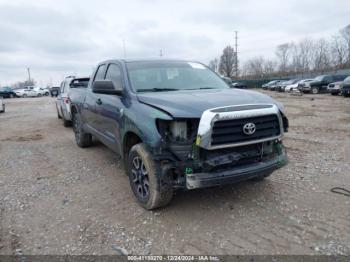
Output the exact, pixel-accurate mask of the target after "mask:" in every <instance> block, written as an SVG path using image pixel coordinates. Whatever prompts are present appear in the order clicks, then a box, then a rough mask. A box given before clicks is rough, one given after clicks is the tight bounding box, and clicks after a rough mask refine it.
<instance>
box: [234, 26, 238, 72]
mask: <svg viewBox="0 0 350 262" xmlns="http://www.w3.org/2000/svg"><path fill="white" fill-rule="evenodd" d="M237 33H238V31H235V49H236V50H235V51H236V52H235V60H236V61H235V71H236V78H238V36H237Z"/></svg>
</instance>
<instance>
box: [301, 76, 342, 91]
mask: <svg viewBox="0 0 350 262" xmlns="http://www.w3.org/2000/svg"><path fill="white" fill-rule="evenodd" d="M345 78H346V76H345V75H320V76H317V77H316V78H315V79H314V80H313V81H310V82H306V83H302V84H301V85H300V86H299V88H300V91H301V92H304V93H310V92H311V93H312V94H318V93H320V92H326V91H327V87H328V85H329V84H330V83H333V82H337V81H343V80H344V79H345Z"/></svg>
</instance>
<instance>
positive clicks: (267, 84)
mask: <svg viewBox="0 0 350 262" xmlns="http://www.w3.org/2000/svg"><path fill="white" fill-rule="evenodd" d="M276 81H277V80H273V81H270V82H268V83H266V84H263V85H262V86H261V87H262V89H264V90H267V89H268V88H269V86H270V85H273V84H274V83H276Z"/></svg>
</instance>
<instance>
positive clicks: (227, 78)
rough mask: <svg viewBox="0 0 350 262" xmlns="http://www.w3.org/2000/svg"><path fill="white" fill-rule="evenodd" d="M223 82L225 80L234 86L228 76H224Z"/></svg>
mask: <svg viewBox="0 0 350 262" xmlns="http://www.w3.org/2000/svg"><path fill="white" fill-rule="evenodd" d="M221 78H222V80H224V81H225V82H226V83H227V84H228V85H229V86H231V85H232V79H231V78H229V77H227V76H222V77H221Z"/></svg>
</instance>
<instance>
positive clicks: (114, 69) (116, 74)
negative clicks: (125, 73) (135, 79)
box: [106, 64, 123, 90]
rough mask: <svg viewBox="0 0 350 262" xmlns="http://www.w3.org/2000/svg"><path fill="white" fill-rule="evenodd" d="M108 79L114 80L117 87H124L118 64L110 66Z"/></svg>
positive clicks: (107, 74)
mask: <svg viewBox="0 0 350 262" xmlns="http://www.w3.org/2000/svg"><path fill="white" fill-rule="evenodd" d="M106 80H112V81H113V83H114V86H115V88H116V89H118V90H120V89H123V82H122V72H121V70H120V68H119V66H117V65H116V64H110V65H109V66H108V69H107V73H106Z"/></svg>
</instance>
